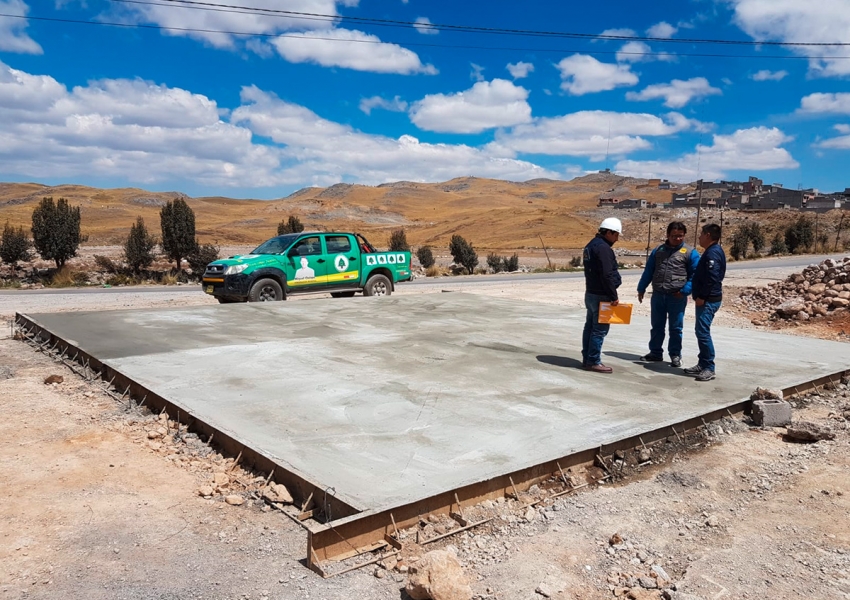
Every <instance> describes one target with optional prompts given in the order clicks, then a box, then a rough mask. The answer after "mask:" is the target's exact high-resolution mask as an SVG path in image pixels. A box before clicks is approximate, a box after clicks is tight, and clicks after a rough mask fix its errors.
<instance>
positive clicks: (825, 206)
mask: <svg viewBox="0 0 850 600" xmlns="http://www.w3.org/2000/svg"><path fill="white" fill-rule="evenodd" d="M638 188H639V189H640V188H643V189H646V188H655V189H659V190H671V194H670V202H667V203H653V202H650V201H648V200H646V199H644V198H623V197H619V196H618V194H616V193H614V192H615V190H611V191H609V192H606V193H603V194H600V196H599V203H598V206H599V207H608V208H618V209H627V208H637V209H642V208H661V209H665V208H682V207H697V206H702V207H703V208H724V209H729V210H744V211H770V210H799V211H807V212H827V211H830V210H835V209H846V208H850V187H848V188H845V189H844V191H843V192H831V193H822V192H820V191H819V190H818V189H817V188H808V189H796V190H795V189H791V188H787V187H785V186H784V185H783V184H781V183H771V184H765V183H764V181H763V180H761V179H759V178H758V177H749V178H748V179H747V181H717V182H715V181H702V180H699V181H697V182H695V183H692V184H686V185H682V184H676V183H671V182H669V181H667V180H666V179H650V180H648V181H647V183H646V185H643V186H638Z"/></svg>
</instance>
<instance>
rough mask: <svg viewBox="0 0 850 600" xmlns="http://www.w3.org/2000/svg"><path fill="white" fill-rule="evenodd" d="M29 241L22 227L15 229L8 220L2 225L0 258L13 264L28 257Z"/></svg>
mask: <svg viewBox="0 0 850 600" xmlns="http://www.w3.org/2000/svg"><path fill="white" fill-rule="evenodd" d="M30 246H32V242H31V241H30V239H29V237H28V236H27V233H26V232H25V231H24V228H23V227H18V228H17V229H15V228H14V227H12V226H11V225H9V222H8V221H6V225H5V226H4V227H3V237H2V238H0V260H2V261H3V262H5V263H9V264H14V263H16V262H18V261H19V260H29V259H30Z"/></svg>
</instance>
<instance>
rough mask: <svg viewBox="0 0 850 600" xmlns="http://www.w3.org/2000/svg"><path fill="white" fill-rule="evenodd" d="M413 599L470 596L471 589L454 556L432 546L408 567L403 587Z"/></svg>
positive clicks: (448, 599) (454, 599)
mask: <svg viewBox="0 0 850 600" xmlns="http://www.w3.org/2000/svg"><path fill="white" fill-rule="evenodd" d="M405 591H406V592H407V595H408V596H410V597H411V598H412V599H413V600H470V598H472V589H471V588H470V587H469V581H468V580H467V578H466V575H465V574H464V572H463V569H462V568H461V566H460V563H459V562H458V560H457V558H455V556H454V555H453V554H452V553H450V552H448V551H446V550H432V551H431V552H428V553H427V554H425V555H424V556H422V557H421V558H420V559H419V561H418V562H417V563H416V566H415V567H411V573H410V578H409V580H408V582H407V586H406V588H405Z"/></svg>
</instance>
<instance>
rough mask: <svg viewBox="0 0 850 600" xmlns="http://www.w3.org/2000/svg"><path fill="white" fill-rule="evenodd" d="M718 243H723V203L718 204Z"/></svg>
mask: <svg viewBox="0 0 850 600" xmlns="http://www.w3.org/2000/svg"><path fill="white" fill-rule="evenodd" d="M717 243H718V245H720V246H722V245H723V205H722V204H721V205H720V239H719V240H717Z"/></svg>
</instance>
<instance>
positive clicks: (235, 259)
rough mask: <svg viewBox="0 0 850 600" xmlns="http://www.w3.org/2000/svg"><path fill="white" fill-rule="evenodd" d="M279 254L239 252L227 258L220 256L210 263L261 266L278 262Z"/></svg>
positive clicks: (227, 265)
mask: <svg viewBox="0 0 850 600" xmlns="http://www.w3.org/2000/svg"><path fill="white" fill-rule="evenodd" d="M278 258H279V255H277V254H239V255H236V256H229V257H227V258H220V259H218V260H216V261H213V262H212V263H210V264H214V265H224V266H226V267H229V266H231V265H244V264H249V265H252V266H260V265H264V264H272V263H277V262H278Z"/></svg>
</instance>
